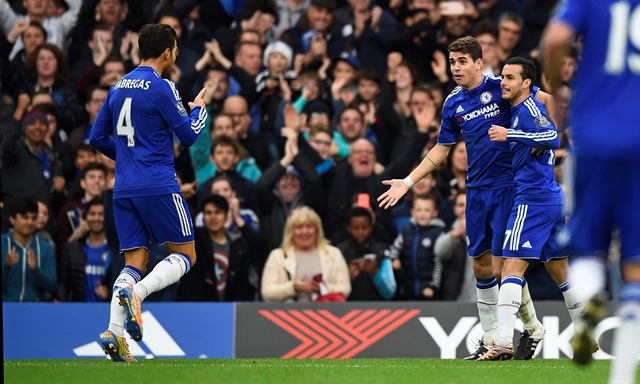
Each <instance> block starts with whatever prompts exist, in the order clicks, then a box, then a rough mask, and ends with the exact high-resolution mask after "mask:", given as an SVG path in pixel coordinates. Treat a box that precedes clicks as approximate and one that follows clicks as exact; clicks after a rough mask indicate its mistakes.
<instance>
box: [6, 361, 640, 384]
mask: <svg viewBox="0 0 640 384" xmlns="http://www.w3.org/2000/svg"><path fill="white" fill-rule="evenodd" d="M609 363H610V362H609V361H605V360H596V361H594V362H593V363H592V364H590V365H589V366H587V367H577V366H576V365H574V364H573V363H572V362H571V360H569V359H557V360H556V359H554V360H551V359H547V360H542V359H534V360H529V361H503V362H472V361H462V360H441V359H364V358H363V359H350V360H291V359H149V360H144V359H141V360H139V361H138V363H118V364H115V363H112V362H111V361H110V360H107V359H64V360H63V359H59V360H58V359H51V360H5V361H4V382H5V383H20V384H27V383H38V384H41V383H46V384H50V383H51V384H53V383H64V384H74V383H82V384H85V383H92V384H93V383H95V384H98V383H109V384H113V383H129V384H146V383H149V384H166V383H216V384H224V383H251V384H263V383H265V384H270V383H273V384H283V383H296V384H312V383H319V384H320V383H322V384H332V383H367V384H376V383H394V384H395V383H402V384H408V383H421V384H424V383H482V382H496V383H517V384H520V383H523V384H524V383H526V384H535V383H540V384H553V383H559V384H571V383H576V384H578V383H579V384H583V383H605V382H606V381H607V376H608V372H609ZM636 380H637V382H640V374H638V376H637V379H636Z"/></svg>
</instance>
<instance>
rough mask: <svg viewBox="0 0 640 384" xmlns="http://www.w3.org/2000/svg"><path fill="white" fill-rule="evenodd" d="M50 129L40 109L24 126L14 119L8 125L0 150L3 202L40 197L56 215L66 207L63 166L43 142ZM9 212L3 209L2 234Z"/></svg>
mask: <svg viewBox="0 0 640 384" xmlns="http://www.w3.org/2000/svg"><path fill="white" fill-rule="evenodd" d="M21 128H22V129H21ZM48 128H49V121H48V119H47V115H46V114H45V113H44V112H43V111H42V110H40V109H32V110H31V111H29V112H28V113H27V114H25V115H24V117H23V118H22V123H20V122H18V121H16V120H14V119H10V120H9V121H8V122H6V125H5V127H4V133H3V135H2V144H1V151H0V152H1V153H2V167H1V169H2V172H1V173H2V175H1V176H0V177H1V178H2V192H1V196H2V201H3V202H5V203H6V201H7V200H10V199H13V198H21V197H25V196H37V197H41V198H42V199H44V200H45V201H46V202H48V203H49V206H50V207H51V208H52V210H53V211H54V212H56V210H57V209H60V207H61V206H62V204H64V201H65V199H66V198H65V195H64V191H65V180H64V177H63V176H62V166H61V164H60V161H59V160H58V159H57V158H56V156H55V154H54V153H53V151H52V150H51V148H49V146H48V145H47V144H46V143H45V141H44V140H45V137H46V133H47V129H48ZM21 132H22V133H23V134H21ZM6 212H7V210H6V209H3V210H2V218H3V220H2V223H3V226H2V228H3V232H4V229H5V228H8V227H7V223H8V216H7V215H6Z"/></svg>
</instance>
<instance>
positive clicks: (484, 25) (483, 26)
mask: <svg viewBox="0 0 640 384" xmlns="http://www.w3.org/2000/svg"><path fill="white" fill-rule="evenodd" d="M498 34H499V32H498V26H497V25H496V23H495V22H494V21H493V20H491V19H484V20H480V21H479V22H478V24H476V27H475V29H474V30H473V35H474V36H476V37H478V36H480V35H491V36H493V37H494V38H495V39H496V41H497V40H498Z"/></svg>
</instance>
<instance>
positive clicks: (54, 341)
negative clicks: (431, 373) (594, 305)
mask: <svg viewBox="0 0 640 384" xmlns="http://www.w3.org/2000/svg"><path fill="white" fill-rule="evenodd" d="M536 309H537V314H538V318H539V319H540V320H541V321H542V323H543V324H544V326H545V328H546V335H545V338H544V340H543V342H542V344H541V345H540V346H539V347H538V351H537V357H538V358H561V357H569V356H571V347H570V345H569V339H570V338H571V336H572V335H573V327H572V325H571V322H570V318H569V315H568V312H567V309H566V307H565V305H564V302H538V303H536ZM612 309H613V307H610V308H609V311H608V313H607V317H606V318H605V319H604V320H603V321H602V322H601V323H600V324H599V325H598V328H597V329H596V337H597V338H598V341H599V343H600V347H601V349H600V351H598V352H597V353H596V354H595V358H597V359H608V358H611V355H610V353H611V338H612V333H613V332H612V330H613V329H615V328H616V327H618V326H619V324H620V321H619V319H618V318H616V317H613V316H611V314H612V312H611V310H612ZM108 317H109V305H108V304H52V303H47V304H44V303H43V304H28V303H23V304H18V303H3V321H4V329H3V334H4V358H5V359H41V358H105V355H104V352H103V351H102V348H101V346H100V335H101V333H102V332H104V331H105V329H106V326H107V322H108ZM142 318H143V324H144V339H143V340H142V341H141V342H139V343H137V342H134V341H132V340H129V341H128V343H129V347H130V349H131V352H132V354H133V355H134V356H136V357H138V358H162V357H171V358H176V357H182V358H233V357H238V358H261V357H282V358H342V359H348V358H358V357H432V358H444V359H454V358H461V357H463V356H466V355H468V354H469V353H470V352H471V351H473V350H475V344H474V343H475V342H476V341H477V340H478V339H480V338H481V336H482V329H481V327H480V323H479V321H478V315H477V309H476V305H475V303H452V302H440V303H437V302H436V303H422V302H402V303H400V302H374V303H369V302H367V303H365V302H361V303H324V304H322V303H308V304H303V303H295V304H266V303H202V304H201V303H197V304H196V303H148V304H144V305H143V314H142ZM516 328H517V330H522V323H521V322H520V321H519V320H518V321H517V324H516ZM518 337H519V333H518V332H516V341H517V338H518Z"/></svg>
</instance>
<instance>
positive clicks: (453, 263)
mask: <svg viewBox="0 0 640 384" xmlns="http://www.w3.org/2000/svg"><path fill="white" fill-rule="evenodd" d="M466 206H467V190H466V189H462V190H460V191H459V192H458V194H457V195H456V197H455V198H454V206H453V212H454V214H455V216H456V221H454V222H453V225H452V226H451V230H450V231H448V232H445V233H443V234H442V235H440V237H438V238H437V239H436V242H435V245H434V248H433V251H434V252H435V254H436V255H437V256H438V257H439V258H440V260H441V261H442V284H441V286H440V297H441V299H442V300H457V301H468V302H474V303H475V302H476V301H477V300H478V297H477V294H476V287H475V277H474V275H473V264H472V263H471V260H470V258H469V252H468V251H467V240H466V233H467V221H466V219H465V209H466Z"/></svg>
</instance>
